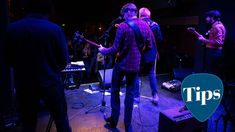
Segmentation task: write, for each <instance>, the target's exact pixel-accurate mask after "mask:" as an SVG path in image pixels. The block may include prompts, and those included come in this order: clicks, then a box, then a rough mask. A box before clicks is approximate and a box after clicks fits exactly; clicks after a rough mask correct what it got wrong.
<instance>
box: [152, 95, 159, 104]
mask: <svg viewBox="0 0 235 132" xmlns="http://www.w3.org/2000/svg"><path fill="white" fill-rule="evenodd" d="M158 101H159V97H158V95H157V94H155V95H154V96H153V98H152V102H153V103H154V104H157V103H158Z"/></svg>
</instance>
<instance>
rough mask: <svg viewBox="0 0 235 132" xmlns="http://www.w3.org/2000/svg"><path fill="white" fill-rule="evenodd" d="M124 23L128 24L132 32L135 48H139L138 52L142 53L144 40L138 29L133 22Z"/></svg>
mask: <svg viewBox="0 0 235 132" xmlns="http://www.w3.org/2000/svg"><path fill="white" fill-rule="evenodd" d="M125 23H126V24H128V25H129V26H130V27H131V28H132V30H133V31H134V33H135V40H136V42H137V46H138V47H139V50H140V52H142V47H144V40H143V36H142V34H141V32H140V29H139V27H138V26H137V25H136V23H135V22H134V21H133V20H127V21H125Z"/></svg>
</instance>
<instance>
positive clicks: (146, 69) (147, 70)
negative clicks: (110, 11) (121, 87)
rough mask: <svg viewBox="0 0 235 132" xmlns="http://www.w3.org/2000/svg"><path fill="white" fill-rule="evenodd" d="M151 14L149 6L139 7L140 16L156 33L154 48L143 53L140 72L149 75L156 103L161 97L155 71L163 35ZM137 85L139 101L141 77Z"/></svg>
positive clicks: (136, 95) (136, 99) (137, 98)
mask: <svg viewBox="0 0 235 132" xmlns="http://www.w3.org/2000/svg"><path fill="white" fill-rule="evenodd" d="M150 14H151V12H150V11H149V9H148V8H145V7H143V8H140V9H139V18H140V19H142V20H144V21H145V22H146V23H147V24H148V26H149V27H150V28H151V30H152V33H153V34H154V42H155V43H154V44H153V46H152V49H151V50H149V51H147V52H146V53H144V54H143V55H142V60H141V67H140V69H141V70H140V74H141V75H145V74H147V75H148V78H149V84H150V87H151V90H152V96H153V98H152V101H153V103H154V104H157V101H158V100H159V97H158V95H157V79H156V75H155V74H156V72H155V69H156V61H157V59H156V57H157V55H158V50H157V44H156V42H158V43H159V44H160V43H161V42H162V35H161V31H160V27H159V25H158V24H157V23H156V22H154V21H152V20H151V19H150ZM136 85H137V88H138V91H137V92H136V93H135V102H136V103H138V102H139V97H140V92H139V91H140V90H139V89H140V85H139V79H137V82H136Z"/></svg>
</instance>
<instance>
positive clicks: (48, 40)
mask: <svg viewBox="0 0 235 132" xmlns="http://www.w3.org/2000/svg"><path fill="white" fill-rule="evenodd" d="M40 17H42V16H36V15H33V14H31V15H29V16H27V17H26V18H24V19H22V20H19V21H17V22H15V23H12V24H11V25H9V28H8V32H9V33H10V34H9V35H10V36H9V37H10V38H11V39H10V42H9V44H10V45H9V49H10V50H11V52H10V53H11V55H10V57H11V63H12V64H13V68H14V72H15V74H16V81H17V80H19V83H23V82H26V81H27V83H30V80H31V81H33V82H34V81H39V82H34V83H37V85H39V84H40V85H43V86H48V85H50V83H53V82H54V83H55V82H57V81H58V80H57V79H58V78H57V76H58V73H59V72H60V71H61V70H62V69H63V68H64V67H65V66H66V64H67V61H68V60H67V59H68V58H67V57H66V56H67V52H65V51H66V50H64V49H67V48H66V47H65V46H66V45H64V43H66V41H65V38H64V35H63V34H62V31H60V30H61V29H60V28H59V26H57V25H55V24H53V23H51V22H49V21H48V20H46V19H41V18H40ZM56 41H57V42H56ZM57 43H59V44H60V45H57ZM58 46H60V47H59V48H60V49H58ZM62 49H63V50H62ZM61 51H63V52H61ZM57 52H58V53H59V54H57ZM61 53H62V54H61ZM23 75H25V76H29V78H28V77H27V78H22V76H23ZM29 79H30V80H29ZM33 79H34V80H33Z"/></svg>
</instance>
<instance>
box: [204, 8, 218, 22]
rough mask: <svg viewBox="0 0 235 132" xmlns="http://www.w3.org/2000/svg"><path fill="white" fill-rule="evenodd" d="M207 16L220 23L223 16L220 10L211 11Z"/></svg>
mask: <svg viewBox="0 0 235 132" xmlns="http://www.w3.org/2000/svg"><path fill="white" fill-rule="evenodd" d="M205 15H206V16H209V17H213V18H214V20H215V21H219V20H220V17H221V14H220V12H219V11H218V10H210V11H208V12H206V13H205Z"/></svg>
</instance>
